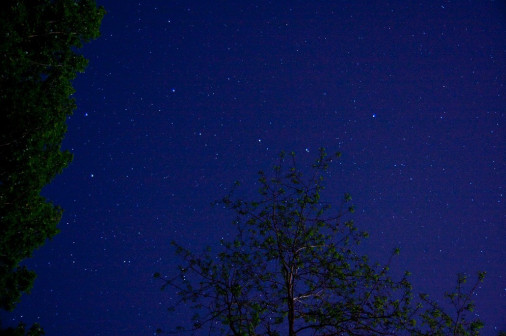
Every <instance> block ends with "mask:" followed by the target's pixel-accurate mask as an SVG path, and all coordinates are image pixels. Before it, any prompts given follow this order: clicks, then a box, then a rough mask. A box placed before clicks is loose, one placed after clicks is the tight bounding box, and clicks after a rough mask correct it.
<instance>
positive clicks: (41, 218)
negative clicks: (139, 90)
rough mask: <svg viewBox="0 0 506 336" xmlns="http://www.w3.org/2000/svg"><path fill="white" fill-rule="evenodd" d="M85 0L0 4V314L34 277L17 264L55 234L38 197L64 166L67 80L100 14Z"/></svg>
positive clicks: (47, 207) (81, 63)
mask: <svg viewBox="0 0 506 336" xmlns="http://www.w3.org/2000/svg"><path fill="white" fill-rule="evenodd" d="M104 13H105V12H104V10H103V8H97V6H96V4H95V1H93V0H22V1H12V0H8V1H2V4H1V5H0V31H1V32H2V37H1V39H0V101H1V106H2V107H1V108H2V111H1V113H0V308H2V309H4V310H8V311H10V310H12V309H14V307H15V305H16V303H17V302H19V300H20V297H21V295H22V293H26V292H28V291H29V290H30V288H31V286H32V284H33V281H34V278H35V273H34V272H33V271H30V270H28V269H27V268H26V267H24V266H20V262H21V261H22V260H24V259H26V258H28V257H30V256H31V254H32V252H33V251H34V250H35V249H36V248H38V247H39V246H41V245H42V244H43V243H44V242H45V241H46V239H48V238H51V237H53V236H54V235H55V234H56V233H57V232H58V229H57V224H58V222H59V221H60V218H61V215H62V210H61V209H60V208H59V207H58V206H56V205H54V204H52V203H50V202H48V201H47V200H46V199H45V198H44V197H42V196H41V195H40V192H41V190H42V188H43V187H44V186H45V185H47V184H48V183H49V182H50V181H51V180H52V179H53V177H54V176H55V175H57V174H59V173H60V172H61V171H62V169H63V168H65V167H66V166H67V165H68V164H69V163H70V161H71V160H72V155H71V154H70V153H69V152H68V151H61V142H62V139H63V136H64V134H65V132H66V123H65V122H66V118H67V117H68V116H69V115H70V114H71V113H72V111H73V110H74V108H75V103H74V100H73V99H72V98H71V95H72V93H73V92H74V90H73V88H72V84H71V81H72V80H73V79H74V78H75V76H76V74H77V72H82V71H83V70H84V68H85V66H86V63H87V61H86V59H85V58H84V57H83V56H81V55H79V54H77V53H76V50H77V48H80V47H81V46H82V44H83V43H84V42H88V41H90V40H91V39H94V38H96V37H98V35H99V27H100V22H101V20H102V17H103V15H104Z"/></svg>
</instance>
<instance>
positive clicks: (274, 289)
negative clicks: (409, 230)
mask: <svg viewBox="0 0 506 336" xmlns="http://www.w3.org/2000/svg"><path fill="white" fill-rule="evenodd" d="M338 156H339V155H336V157H338ZM336 157H328V156H327V155H326V153H325V151H324V150H323V149H321V151H320V155H319V157H318V159H317V160H316V162H315V163H314V164H313V166H312V170H311V173H310V174H309V175H308V176H307V177H306V176H305V175H303V173H302V172H301V170H300V169H298V168H297V165H296V161H295V155H294V154H291V155H285V154H281V155H280V158H279V163H278V165H276V166H275V167H274V173H273V176H271V177H268V176H267V175H266V174H265V173H264V172H259V183H260V185H261V188H260V191H259V198H258V199H257V200H254V201H245V200H241V199H235V198H233V197H232V194H231V195H229V196H227V197H225V198H224V199H223V200H222V201H221V202H220V203H221V204H223V205H224V206H225V207H226V208H228V209H231V210H233V211H234V212H235V213H236V214H237V216H236V219H235V220H234V223H233V224H234V226H235V228H236V229H237V234H236V236H235V238H234V239H232V240H230V241H226V240H222V241H221V246H222V250H221V251H218V252H217V253H213V252H212V251H211V250H210V249H207V250H206V251H205V252H203V254H200V255H198V254H195V253H193V252H191V251H189V250H187V249H185V248H183V247H182V246H181V245H179V244H176V243H174V245H175V247H176V251H177V253H178V254H179V255H180V256H181V257H182V258H183V260H184V262H185V263H184V264H183V265H182V266H180V267H179V271H178V273H177V275H176V276H174V277H167V276H162V275H161V274H160V273H156V274H155V278H159V279H161V280H162V281H163V287H162V288H166V287H167V286H171V287H174V288H175V289H176V290H177V293H178V295H179V297H180V301H179V302H178V304H181V303H185V304H189V305H190V307H191V308H192V309H193V310H194V312H195V315H194V317H193V326H190V327H187V328H183V327H180V328H179V329H177V331H176V332H177V333H180V332H182V331H188V332H193V331H197V330H199V329H202V328H209V330H210V334H213V335H214V334H220V335H236V336H239V335H241V336H242V335H267V336H275V335H289V336H295V335H400V334H407V335H408V334H409V335H411V334H416V335H443V334H444V335H474V333H470V334H466V333H464V332H463V331H465V330H474V329H479V328H478V327H479V326H481V324H479V322H478V323H475V322H473V323H470V324H467V322H465V321H464V320H463V319H464V317H465V316H464V315H463V314H462V313H463V311H462V310H459V314H460V315H458V316H457V318H456V319H453V318H451V317H450V315H438V313H435V312H436V311H440V307H439V306H438V305H436V304H435V303H434V302H432V301H430V300H429V299H428V298H427V297H424V299H425V300H426V302H427V303H430V305H429V307H428V308H427V309H426V310H423V309H422V306H421V304H418V305H416V304H414V301H413V294H412V286H411V284H410V282H409V281H408V276H409V273H405V275H404V276H403V277H401V278H400V279H397V280H394V279H392V278H391V277H390V276H389V274H388V270H389V267H390V261H391V259H390V260H389V261H388V262H387V263H386V264H385V265H380V264H373V263H371V262H370V261H369V259H368V258H367V257H366V256H363V255H359V254H358V253H356V252H355V247H356V245H357V244H359V243H360V242H361V240H362V239H364V238H366V237H367V233H365V232H362V231H360V230H358V229H357V227H356V226H355V224H354V223H353V221H352V220H351V219H349V218H348V217H349V216H348V215H349V213H353V212H354V207H353V205H351V197H350V195H348V194H345V195H344V197H343V200H342V202H341V204H340V206H339V207H337V208H335V209H334V208H333V207H332V205H333V204H332V202H326V201H324V200H322V199H321V192H322V191H323V189H324V184H323V177H324V175H325V173H326V172H327V169H328V166H329V163H331V162H332V161H333V160H334V159H335V158H336ZM398 252H399V251H398V250H394V252H393V253H392V257H393V256H394V255H395V254H397V253H398ZM459 284H463V282H460V281H459ZM460 289H461V287H459V293H461V292H460ZM463 295H464V294H462V295H461V294H457V295H456V296H453V295H452V296H450V297H451V298H452V299H453V300H455V302H456V304H457V306H458V309H461V308H462V304H463V305H464V310H466V309H468V308H469V306H467V305H468V304H469V303H470V301H469V300H468V299H469V297H465V296H463ZM436 315H437V316H436ZM417 321H419V325H420V327H417ZM462 322H464V324H463V323H462ZM441 323H443V324H444V326H443V325H441ZM457 325H458V327H457ZM452 328H453V330H455V331H456V333H444V332H446V331H448V330H449V329H452ZM466 328H467V329H466Z"/></svg>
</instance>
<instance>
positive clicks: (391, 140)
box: [8, 0, 506, 336]
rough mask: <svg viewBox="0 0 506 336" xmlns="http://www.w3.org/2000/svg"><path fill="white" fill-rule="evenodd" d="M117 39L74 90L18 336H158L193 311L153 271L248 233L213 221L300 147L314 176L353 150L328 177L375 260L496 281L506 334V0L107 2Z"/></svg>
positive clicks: (423, 281)
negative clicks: (223, 202)
mask: <svg viewBox="0 0 506 336" xmlns="http://www.w3.org/2000/svg"><path fill="white" fill-rule="evenodd" d="M99 4H101V5H103V6H104V7H105V9H106V10H107V12H108V13H107V15H106V16H105V18H104V20H103V23H102V29H101V31H102V36H101V37H100V38H99V39H98V40H96V41H93V42H92V43H90V44H87V45H86V46H85V48H84V49H83V53H84V54H85V56H86V58H88V59H89V60H90V63H89V66H88V68H87V70H86V72H85V73H83V74H80V75H79V76H78V78H77V79H76V80H75V82H74V86H75V88H76V93H75V98H76V102H77V106H78V108H77V110H76V111H75V113H74V115H73V116H72V117H71V118H69V120H68V132H67V135H66V138H65V141H64V144H63V147H64V148H66V149H69V150H71V151H72V152H73V153H74V160H73V162H72V164H71V165H70V167H69V168H67V169H66V170H64V172H63V174H61V175H59V176H58V177H56V178H55V180H54V181H53V183H52V184H51V185H50V186H48V187H47V188H45V190H44V195H45V196H47V197H48V198H49V199H51V200H52V201H53V202H55V203H56V204H59V205H61V206H62V207H63V208H64V210H65V212H64V216H63V219H62V222H61V223H60V225H59V227H60V229H61V233H60V234H58V235H57V236H56V237H55V238H54V239H53V240H52V241H48V242H47V243H46V244H45V245H44V246H43V247H42V248H41V249H39V250H38V251H36V253H35V254H34V257H33V258H32V259H31V260H29V261H27V262H26V264H27V265H29V267H31V268H33V269H34V270H35V271H36V272H37V274H38V278H37V280H36V282H35V286H34V289H33V290H32V294H31V295H25V296H23V298H22V302H21V303H20V304H19V305H18V308H17V309H16V310H15V312H14V313H13V314H10V315H8V319H9V320H10V321H11V322H10V323H12V324H16V323H17V322H18V321H20V320H22V321H24V322H26V323H28V324H31V323H33V322H38V323H40V324H41V325H42V326H43V327H44V329H45V331H46V334H47V335H83V336H84V335H153V333H154V332H155V330H156V328H163V329H170V328H171V327H174V326H175V325H176V321H178V320H184V317H185V316H186V315H188V314H190V313H189V312H188V311H186V310H185V309H183V308H182V309H181V310H178V311H177V312H176V313H172V314H171V313H168V312H167V310H166V308H167V307H168V306H169V305H170V304H171V303H172V302H173V300H171V297H172V298H173V297H174V293H173V292H172V291H170V290H168V291H164V292H161V291H160V285H161V283H160V282H157V281H155V280H154V279H152V276H153V273H154V272H162V273H169V274H170V273H171V272H174V271H176V268H175V266H176V265H177V264H178V262H179V260H178V259H176V258H175V255H174V251H173V249H172V248H171V246H170V245H169V242H170V241H171V240H176V241H178V242H180V243H182V245H184V246H187V247H189V248H192V249H194V250H195V251H199V250H200V249H202V248H203V247H204V246H205V245H211V246H218V243H219V239H220V238H221V237H225V238H226V237H227V236H228V235H229V234H230V233H231V231H230V230H231V227H232V226H231V224H230V219H231V217H232V214H231V213H229V212H227V211H226V210H223V209H221V208H219V207H218V208H216V207H211V205H210V204H211V202H212V201H213V200H216V199H219V198H221V197H222V196H224V195H225V194H226V193H227V191H228V190H229V188H230V186H231V185H232V183H233V182H234V181H235V180H240V181H242V182H243V186H245V187H244V189H243V190H245V193H244V194H243V195H244V196H245V197H250V196H252V195H255V191H256V190H257V189H258V185H256V184H255V181H256V177H257V176H256V172H257V171H258V170H260V169H263V170H265V171H269V169H270V167H272V165H273V164H274V163H275V159H276V156H277V154H278V153H279V152H280V151H281V150H286V151H294V152H296V153H297V160H298V162H299V164H300V165H309V164H310V163H311V162H312V161H313V160H315V159H316V157H317V154H318V148H319V147H325V148H327V150H328V152H334V151H340V152H342V153H343V156H342V158H341V159H340V161H339V162H337V163H336V164H335V165H333V166H331V174H330V175H329V177H328V180H327V182H328V183H327V185H328V187H327V191H328V192H329V195H331V197H334V199H330V201H335V202H338V201H339V200H340V199H341V198H342V196H343V194H344V193H345V192H349V193H350V194H351V195H352V197H353V202H354V204H355V206H356V210H357V212H356V213H355V214H354V215H353V217H352V218H353V219H354V220H355V223H356V224H357V226H358V227H359V228H360V229H364V230H367V231H369V233H370V235H371V238H370V239H368V240H367V241H366V242H365V243H364V246H363V251H364V253H366V254H368V255H370V257H371V259H372V260H377V261H383V262H386V259H387V257H388V255H389V253H390V252H391V250H392V249H393V248H394V247H396V246H398V247H400V249H401V255H400V257H399V258H397V259H396V261H395V262H394V264H393V267H392V268H394V269H397V270H401V271H403V270H406V269H407V270H409V271H411V272H412V273H413V277H412V281H413V284H414V290H415V292H428V293H429V294H431V296H432V297H434V298H441V297H442V294H443V292H444V291H445V290H451V289H452V288H453V286H454V285H455V280H456V274H457V273H458V272H467V273H469V274H471V275H472V276H473V277H474V275H475V274H476V273H477V272H478V271H480V270H485V271H487V276H486V279H485V282H484V283H483V285H482V286H481V288H480V290H479V291H478V293H477V295H476V296H475V300H476V303H477V309H476V313H478V314H479V315H480V318H481V319H482V320H483V321H484V322H485V323H486V326H485V328H484V329H483V333H482V334H483V335H496V332H497V331H498V330H501V329H503V330H504V329H506V320H505V318H504V316H506V267H505V266H504V263H505V260H506V249H505V248H504V246H506V226H505V223H506V211H505V210H506V208H505V203H506V200H505V198H504V193H505V192H506V190H504V187H505V182H506V181H505V172H506V169H505V168H506V160H505V159H506V145H505V144H506V141H505V140H506V137H505V126H504V124H505V121H506V92H505V79H506V62H505V60H506V39H505V36H506V5H505V2H504V1H487V0H473V1H464V0H462V1H446V0H438V1H432V0H431V1H421V2H420V1H417V2H414V1H405V0H402V1H401V0H399V1H388V2H386V1H381V2H380V1H330V0H329V1H205V0H201V1H168V0H166V1H154V0H153V1H140V2H138V1H119V0H118V1H113V0H109V1H105V0H104V1H100V2H99Z"/></svg>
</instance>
